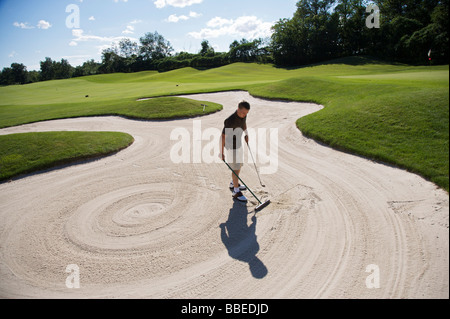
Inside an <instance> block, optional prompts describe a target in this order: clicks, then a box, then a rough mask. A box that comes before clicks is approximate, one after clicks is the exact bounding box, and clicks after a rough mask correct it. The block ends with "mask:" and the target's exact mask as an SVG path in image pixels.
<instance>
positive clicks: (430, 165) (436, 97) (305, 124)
mask: <svg viewBox="0 0 450 319" xmlns="http://www.w3.org/2000/svg"><path fill="white" fill-rule="evenodd" d="M443 73H446V75H447V76H446V77H445V76H442V75H443ZM250 92H251V93H252V94H254V95H257V96H261V97H266V98H283V99H290V100H302V101H310V102H316V103H319V104H322V105H324V106H325V108H324V109H323V110H322V111H320V112H317V113H314V114H311V115H309V116H306V117H304V118H301V119H299V120H298V121H297V126H298V127H299V129H300V130H301V131H302V132H303V133H304V134H305V135H306V136H309V137H312V138H314V139H316V140H318V141H321V142H323V143H325V144H328V145H330V146H332V147H333V148H336V149H340V150H343V151H347V152H350V153H353V154H358V155H362V156H365V157H367V158H370V159H374V160H377V161H382V162H385V163H389V164H393V165H396V166H398V167H401V168H404V169H407V170H409V171H411V172H414V173H417V174H420V175H421V176H423V177H425V178H427V179H428V180H430V181H432V182H434V183H436V184H437V185H439V186H440V187H442V188H444V189H446V190H447V191H448V190H449V89H448V71H445V72H442V71H436V72H430V71H428V72H426V74H424V73H423V72H417V74H415V73H409V74H406V73H404V74H389V75H375V76H373V77H371V76H361V77H358V76H356V77H346V78H345V79H344V78H342V77H339V78H329V77H320V76H315V77H311V76H309V77H301V78H294V79H289V80H284V81H280V82H277V83H272V84H270V85H263V86H259V87H255V88H253V89H252V90H251V91H250Z"/></svg>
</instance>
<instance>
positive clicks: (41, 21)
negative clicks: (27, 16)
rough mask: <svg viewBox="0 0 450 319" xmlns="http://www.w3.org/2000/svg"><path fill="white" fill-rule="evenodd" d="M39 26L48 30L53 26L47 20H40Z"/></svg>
mask: <svg viewBox="0 0 450 319" xmlns="http://www.w3.org/2000/svg"><path fill="white" fill-rule="evenodd" d="M37 27H38V28H39V29H44V30H47V29H49V28H51V27H52V25H51V24H50V22H47V21H45V20H40V21H39V22H38V24H37Z"/></svg>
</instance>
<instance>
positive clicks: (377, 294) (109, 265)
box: [0, 92, 449, 298]
mask: <svg viewBox="0 0 450 319" xmlns="http://www.w3.org/2000/svg"><path fill="white" fill-rule="evenodd" d="M189 98H191V99H199V100H208V101H213V102H217V103H221V104H223V105H224V111H223V112H219V113H216V114H212V115H209V116H206V117H204V118H199V119H201V121H202V127H203V128H209V127H210V128H219V129H221V128H222V125H223V121H224V119H225V118H226V117H227V116H228V115H230V114H231V113H232V112H233V111H234V110H235V107H236V105H237V103H238V102H239V101H240V100H242V99H247V100H248V101H249V102H250V103H251V104H252V107H253V108H252V111H251V114H250V117H249V119H248V124H249V127H254V128H277V129H278V132H279V152H278V158H279V165H278V172H277V173H276V174H271V175H264V176H263V180H264V183H265V184H266V185H267V187H266V188H265V189H263V188H261V187H260V186H259V181H258V177H257V175H256V173H255V171H254V169H253V167H252V166H250V165H246V166H245V167H244V169H243V172H242V177H243V178H244V180H245V181H246V182H247V183H248V185H249V186H251V187H253V188H254V190H255V192H256V194H257V195H259V196H262V197H270V198H271V199H272V202H273V204H272V205H271V206H269V207H268V208H266V209H265V210H263V211H262V212H260V213H258V214H257V215H256V218H255V217H254V214H253V213H252V211H253V208H254V204H255V203H252V202H251V203H249V205H248V207H246V206H244V205H242V204H238V203H235V202H233V200H232V198H231V194H230V191H229V190H228V188H227V187H228V184H229V182H230V180H231V176H230V172H229V171H228V169H227V167H226V166H225V165H223V164H205V163H203V164H174V163H173V162H172V161H171V159H170V150H171V146H172V145H173V143H174V142H172V141H170V134H171V132H172V131H173V130H174V129H176V128H185V129H187V130H188V131H189V132H191V131H192V130H193V120H192V119H190V120H189V119H185V120H178V121H170V122H145V121H133V120H127V119H123V118H118V117H99V118H80V119H67V120H58V121H48V122H42V123H36V124H30V125H24V126H20V127H14V128H8V129H3V130H0V134H11V133H19V132H34V131H59V130H71V131H78V130H80V131H120V132H126V133H129V134H131V135H133V136H134V138H135V143H134V144H133V145H132V146H130V147H129V148H128V149H126V150H124V151H122V152H120V153H118V154H116V155H114V156H111V157H108V158H105V159H102V160H99V161H95V162H90V163H87V164H83V165H76V166H71V167H68V168H64V169H60V170H53V171H50V172H47V173H43V174H37V175H33V176H30V177H27V178H24V179H20V180H16V181H13V182H10V183H4V184H1V185H0V296H1V297H6V298H21V297H25V298H37V297H39V298H114V297H121V298H135V297H144V298H448V297H449V285H448V283H449V260H448V258H449V249H448V248H449V245H448V239H449V233H448V213H449V203H448V194H447V193H446V192H444V191H442V190H439V189H437V188H436V186H434V185H433V184H432V183H429V182H427V181H425V180H424V179H422V178H420V177H418V176H416V175H414V174H410V173H407V172H405V171H402V170H399V169H395V168H392V167H389V166H386V165H381V164H377V163H374V162H371V161H369V160H366V159H362V158H360V157H357V156H352V155H348V154H344V153H341V152H338V151H334V150H332V149H330V148H328V147H324V146H322V145H319V144H317V143H315V142H314V141H312V140H310V139H306V138H304V137H303V136H302V134H301V133H300V132H299V131H298V129H297V128H296V126H295V121H296V120H297V119H298V118H299V117H301V116H305V115H307V114H310V113H312V112H316V111H318V110H320V108H321V107H320V106H317V105H313V104H303V103H285V102H274V101H265V100H260V99H255V98H253V97H251V96H249V94H248V93H246V92H226V93H215V94H199V95H191V96H189ZM199 119H197V120H199ZM248 196H249V199H252V198H251V195H250V194H249V193H248ZM68 265H77V266H78V267H79V279H80V288H79V289H70V288H68V287H67V285H66V279H67V278H68V276H69V275H70V273H67V272H66V268H67V266H68ZM377 287H379V288H377Z"/></svg>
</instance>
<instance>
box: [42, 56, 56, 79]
mask: <svg viewBox="0 0 450 319" xmlns="http://www.w3.org/2000/svg"><path fill="white" fill-rule="evenodd" d="M54 66H55V64H54V62H53V61H52V59H51V58H49V57H47V58H45V61H41V81H48V80H53V79H54V78H55V68H54Z"/></svg>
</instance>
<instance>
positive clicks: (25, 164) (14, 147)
mask: <svg viewBox="0 0 450 319" xmlns="http://www.w3.org/2000/svg"><path fill="white" fill-rule="evenodd" d="M133 142H134V139H133V137H132V136H130V135H129V134H125V133H118V132H45V133H23V134H11V135H2V136H0V181H5V180H8V179H11V178H13V177H16V176H19V175H22V174H27V173H32V172H35V171H39V170H44V169H48V168H52V167H55V166H59V165H64V164H71V163H75V162H79V161H83V160H87V159H93V158H98V157H102V156H106V155H110V154H113V153H115V152H118V151H120V150H122V149H124V148H126V147H128V146H129V145H131V144H132V143H133Z"/></svg>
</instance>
